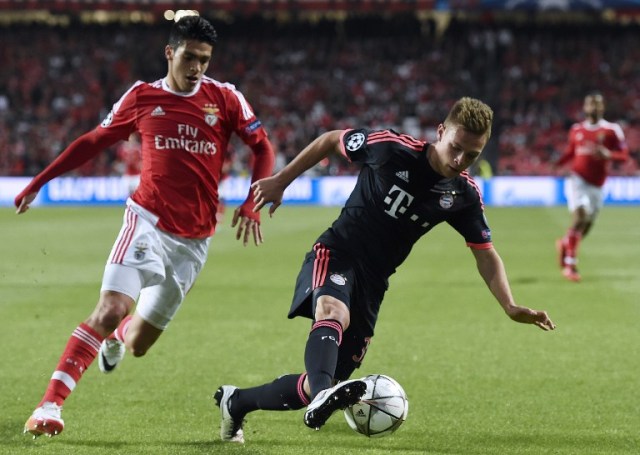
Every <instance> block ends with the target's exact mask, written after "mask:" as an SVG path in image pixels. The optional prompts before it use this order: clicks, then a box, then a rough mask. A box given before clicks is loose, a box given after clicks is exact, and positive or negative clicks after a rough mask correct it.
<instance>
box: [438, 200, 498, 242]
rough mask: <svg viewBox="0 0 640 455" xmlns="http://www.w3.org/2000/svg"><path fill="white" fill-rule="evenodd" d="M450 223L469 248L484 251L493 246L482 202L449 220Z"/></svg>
mask: <svg viewBox="0 0 640 455" xmlns="http://www.w3.org/2000/svg"><path fill="white" fill-rule="evenodd" d="M448 223H449V225H451V227H453V228H454V229H455V230H456V231H458V232H459V233H460V235H462V237H464V239H465V241H466V242H467V246H468V247H470V248H473V249H479V250H482V249H488V248H491V247H492V246H493V243H492V241H491V229H490V228H489V224H488V223H487V218H486V217H485V215H484V209H483V208H482V204H481V203H480V200H478V201H477V202H476V203H474V204H472V205H470V206H469V208H468V209H467V210H463V211H461V212H460V213H458V214H457V215H456V216H455V217H453V218H452V219H450V220H448Z"/></svg>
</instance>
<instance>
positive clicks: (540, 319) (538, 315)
mask: <svg viewBox="0 0 640 455" xmlns="http://www.w3.org/2000/svg"><path fill="white" fill-rule="evenodd" d="M471 251H472V252H473V255H474V256H475V258H476V264H477V266H478V271H479V272H480V275H481V276H482V278H483V279H484V281H485V283H487V287H488V288H489V290H490V291H491V293H492V294H493V295H494V297H495V298H496V300H498V303H500V306H502V309H503V310H504V312H505V313H506V314H507V316H509V317H510V318H511V320H513V321H516V322H521V323H523V324H533V325H535V326H537V327H539V328H541V329H542V330H553V329H555V328H556V325H555V324H554V323H553V321H552V320H551V319H550V318H549V316H548V315H547V313H546V312H545V311H537V310H532V309H531V308H527V307H523V306H520V305H516V303H515V302H514V300H513V295H512V294H511V288H510V287H509V280H508V279H507V273H506V271H505V269H504V264H503V262H502V259H501V258H500V256H499V255H498V252H497V251H496V250H495V249H494V248H488V249H484V250H478V249H472V250H471Z"/></svg>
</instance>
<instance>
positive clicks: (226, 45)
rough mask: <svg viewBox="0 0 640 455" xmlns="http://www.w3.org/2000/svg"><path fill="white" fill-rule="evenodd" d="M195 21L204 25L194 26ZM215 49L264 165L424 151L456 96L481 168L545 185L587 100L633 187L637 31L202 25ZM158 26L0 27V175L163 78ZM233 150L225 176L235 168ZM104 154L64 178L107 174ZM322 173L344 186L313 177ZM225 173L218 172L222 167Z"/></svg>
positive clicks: (407, 22) (33, 165)
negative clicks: (475, 125) (601, 110)
mask: <svg viewBox="0 0 640 455" xmlns="http://www.w3.org/2000/svg"><path fill="white" fill-rule="evenodd" d="M205 16H206V14H205ZM212 22H213V23H214V25H216V28H217V29H218V32H219V44H218V46H217V48H216V50H215V52H214V60H213V63H212V65H211V66H210V69H209V72H208V74H209V75H210V76H212V77H213V78H215V79H218V80H221V81H228V82H232V83H234V84H235V85H236V86H237V87H238V88H239V89H240V90H241V91H242V92H243V93H244V94H245V95H246V97H247V99H248V100H249V101H250V102H251V103H252V105H253V106H254V108H255V110H256V112H257V113H258V116H259V117H260V119H261V120H262V122H263V123H264V124H265V125H266V126H267V128H268V131H269V133H270V136H271V138H272V140H273V142H274V145H275V147H276V150H277V152H278V165H280V166H281V165H282V164H284V163H285V162H287V161H288V160H290V159H291V158H292V157H293V156H294V155H295V154H296V153H297V152H298V151H299V150H301V148H302V147H303V146H304V145H306V144H307V143H308V142H309V141H310V140H311V139H313V138H314V137H316V136H317V135H318V134H319V133H321V132H323V131H325V130H328V129H336V128H343V127H358V126H370V127H393V128H394V129H397V130H399V131H402V132H406V133H410V134H414V135H416V136H418V137H421V138H424V139H432V138H433V137H434V133H435V130H434V129H433V127H434V126H435V125H437V124H438V123H439V122H440V121H441V120H442V119H443V117H444V115H445V114H446V112H447V111H448V109H449V107H450V106H451V104H452V102H453V101H454V100H455V99H457V98H458V97H460V96H463V95H470V96H474V97H478V98H481V99H483V100H484V101H486V102H488V103H489V104H490V105H491V106H492V107H493V108H494V110H495V112H496V121H495V128H494V134H493V138H492V140H491V142H490V144H489V146H488V148H487V159H488V161H489V162H490V163H491V164H492V166H493V172H494V174H496V175H553V174H554V172H556V171H554V170H553V169H552V167H551V165H550V164H551V161H552V160H553V159H554V158H555V157H556V156H557V155H558V154H559V153H560V152H561V151H562V149H563V148H564V144H565V140H566V136H567V130H568V128H569V126H570V124H571V123H573V122H574V121H577V120H580V119H581V118H582V117H581V108H582V100H583V97H584V95H585V93H586V92H587V91H590V90H593V89H598V90H600V91H602V92H603V94H604V96H605V100H606V102H607V112H606V115H605V117H606V118H607V119H609V120H612V121H618V122H620V123H621V124H622V125H623V128H624V130H625V133H626V135H627V140H628V142H629V145H630V149H631V151H632V158H633V159H631V160H630V161H629V162H627V163H626V164H624V165H620V166H618V167H617V168H615V169H614V172H613V173H614V174H617V175H638V174H639V173H640V170H639V165H638V160H639V158H640V155H639V154H640V46H638V36H640V33H639V32H640V28H639V27H638V26H637V25H612V24H604V23H588V24H583V23H572V22H571V21H569V22H560V21H556V22H549V23H540V22H536V21H527V22H521V21H520V22H519V21H513V22H509V21H502V22H499V23H498V22H496V21H482V20H473V21H469V20H461V19H456V18H453V19H452V20H450V21H448V22H447V23H446V24H442V23H439V22H437V21H435V20H418V19H417V18H416V16H415V15H400V16H394V17H391V18H384V19H383V18H381V17H379V16H378V17H367V16H365V17H354V18H349V19H346V20H340V21H335V20H320V21H315V22H311V21H288V22H280V21H276V20H273V19H267V18H262V17H250V18H243V19H240V18H238V19H236V20H234V21H229V22H226V21H216V20H213V21H212ZM168 28H169V24H168V23H167V22H160V23H158V24H155V25H135V26H133V25H131V26H121V25H78V26H67V27H48V26H43V25H25V24H22V25H6V26H4V27H0V41H1V42H2V43H3V46H1V47H0V61H1V62H2V65H0V175H2V176H22V175H35V174H36V173H37V172H39V171H40V170H42V169H43V167H44V166H45V165H46V164H48V163H49V162H50V161H51V160H52V159H53V158H55V156H56V155H57V154H59V153H60V152H61V151H62V150H63V149H64V147H65V146H66V145H67V144H68V143H69V142H70V141H72V140H73V139H75V138H76V137H77V136H79V135H80V134H81V133H83V132H85V131H87V130H89V129H92V128H94V127H95V126H96V125H97V124H98V123H99V122H100V121H101V120H102V119H103V118H104V117H105V116H106V114H107V113H108V111H109V110H110V108H111V106H112V104H113V103H114V102H116V101H117V100H118V98H119V97H120V96H121V95H122V94H123V93H124V92H125V91H126V90H127V88H128V87H129V86H130V85H131V84H132V83H133V82H134V81H135V80H137V79H142V80H146V81H153V80H156V79H159V78H161V77H163V76H164V75H165V74H166V61H165V60H164V57H163V48H164V44H165V40H166V37H167V33H168ZM232 146H233V148H234V149H235V150H234V152H235V156H236V164H237V166H234V168H235V169H241V168H243V166H244V164H243V163H242V161H243V160H244V159H246V156H245V154H244V153H245V152H244V150H243V148H242V147H239V146H238V145H237V144H235V143H234V144H233V145H232ZM115 157H116V154H115V151H114V150H111V151H109V152H108V153H104V154H102V155H101V156H100V159H98V160H95V161H93V162H90V163H87V164H86V165H85V166H84V167H83V168H81V169H80V170H78V171H77V173H78V174H79V175H109V174H114V173H115V172H116V170H115V169H116V167H115V166H114V164H115V163H114V161H115V159H116V158H115ZM316 171H317V172H318V173H321V174H331V175H340V174H345V173H350V172H352V169H350V168H349V167H348V166H347V165H345V164H344V162H341V161H340V160H336V161H335V162H333V161H331V162H326V163H324V166H322V167H321V168H318V169H316ZM232 172H233V168H232Z"/></svg>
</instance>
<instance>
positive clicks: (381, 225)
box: [318, 129, 491, 288]
mask: <svg viewBox="0 0 640 455" xmlns="http://www.w3.org/2000/svg"><path fill="white" fill-rule="evenodd" d="M341 146H342V151H343V153H344V154H345V156H346V157H347V158H348V159H349V160H351V161H352V162H357V163H361V164H362V169H361V171H360V174H359V175H358V180H357V183H356V186H355V188H354V190H353V192H352V193H351V195H350V196H349V198H348V200H347V202H346V203H345V206H344V207H343V209H342V211H341V213H340V216H339V217H338V219H337V220H336V221H335V222H334V223H333V224H332V226H331V227H330V228H329V229H327V230H326V231H325V232H324V233H323V234H322V235H321V236H320V237H319V238H318V242H320V243H323V244H325V245H327V246H328V247H330V248H333V249H336V250H340V251H345V252H347V253H348V254H349V255H350V256H351V257H352V258H354V259H355V260H357V262H358V264H359V265H360V266H361V267H362V268H363V269H364V271H365V272H366V273H367V275H368V276H370V277H372V278H377V279H380V280H383V282H384V285H385V288H386V286H387V279H388V278H389V276H390V275H391V274H393V273H394V272H395V270H396V268H397V267H398V266H399V265H400V264H402V262H403V261H404V260H405V259H406V257H407V256H408V255H409V253H410V251H411V248H412V247H413V245H414V244H415V243H416V242H417V241H418V239H419V238H420V237H422V236H423V235H424V234H426V233H427V232H429V231H430V230H431V229H433V227H434V226H436V225H437V224H439V223H442V222H443V221H446V222H447V223H449V224H450V225H451V226H452V227H453V228H454V229H456V231H458V232H459V233H460V234H461V235H462V236H463V237H464V239H465V240H466V242H467V245H468V246H470V247H472V248H490V247H491V231H490V229H489V227H488V225H487V222H486V219H485V217H484V207H483V204H482V198H481V196H480V191H479V189H478V187H477V185H476V184H475V182H474V181H473V179H472V178H471V177H470V176H469V175H468V174H467V173H466V172H463V173H462V174H460V175H459V176H457V177H454V178H450V179H447V178H444V177H443V176H441V175H440V174H438V173H436V172H435V171H434V170H433V168H432V167H431V166H430V165H429V162H428V160H427V150H428V144H427V143H425V142H424V141H420V140H418V139H415V138H413V137H411V136H408V135H406V134H399V133H396V132H395V131H393V130H382V131H373V130H366V129H357V130H346V131H345V132H344V133H343V134H342V137H341Z"/></svg>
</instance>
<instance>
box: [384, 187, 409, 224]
mask: <svg viewBox="0 0 640 455" xmlns="http://www.w3.org/2000/svg"><path fill="white" fill-rule="evenodd" d="M412 202H413V196H411V195H410V194H409V193H407V192H406V191H405V190H403V189H402V188H400V187H399V186H396V185H393V186H392V187H391V189H390V190H389V194H388V195H387V197H386V198H384V203H385V204H387V205H390V206H391V207H390V208H389V210H385V211H384V213H386V214H387V215H390V216H392V217H393V218H398V215H397V214H398V213H399V214H400V215H402V214H404V212H406V211H407V207H409V206H410V205H411V203H412Z"/></svg>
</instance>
